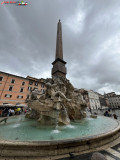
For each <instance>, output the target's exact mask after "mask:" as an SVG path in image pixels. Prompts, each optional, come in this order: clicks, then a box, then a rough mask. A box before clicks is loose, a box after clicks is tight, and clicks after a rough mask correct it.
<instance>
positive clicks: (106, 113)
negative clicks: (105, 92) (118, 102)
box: [104, 109, 118, 119]
mask: <svg viewBox="0 0 120 160" xmlns="http://www.w3.org/2000/svg"><path fill="white" fill-rule="evenodd" d="M104 116H106V117H112V116H113V117H114V119H118V116H117V115H116V114H115V113H114V114H112V113H111V111H110V109H108V110H107V111H105V113H104Z"/></svg>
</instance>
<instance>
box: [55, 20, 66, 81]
mask: <svg viewBox="0 0 120 160" xmlns="http://www.w3.org/2000/svg"><path fill="white" fill-rule="evenodd" d="M65 64H66V62H65V61H64V60H63V46H62V24H61V22H60V20H59V22H58V24H57V39H56V55H55V61H54V62H53V63H52V65H53V68H52V76H56V77H64V78H66V73H67V69H66V67H65Z"/></svg>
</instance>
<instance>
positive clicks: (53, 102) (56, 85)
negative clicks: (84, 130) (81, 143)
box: [28, 77, 87, 124]
mask: <svg viewBox="0 0 120 160" xmlns="http://www.w3.org/2000/svg"><path fill="white" fill-rule="evenodd" d="M45 85H46V91H45V93H44V94H42V95H39V94H38V93H37V91H34V92H32V94H31V99H30V100H29V102H28V103H29V107H30V108H31V109H32V111H31V114H30V118H36V119H38V121H39V122H40V123H42V124H45V123H47V124H48V123H50V124H53V123H56V121H58V123H61V124H69V123H70V119H71V120H75V119H78V120H79V119H82V118H85V117H86V112H85V108H86V107H87V105H86V104H85V103H84V102H83V98H82V95H81V94H80V93H79V91H78V90H75V89H74V87H73V86H72V84H71V83H70V82H69V80H67V79H64V78H62V77H61V78H60V77H59V78H58V77H53V78H52V79H51V78H48V79H46V80H45ZM33 113H34V114H33ZM50 119H51V120H50Z"/></svg>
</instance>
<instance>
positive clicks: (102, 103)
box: [97, 93, 109, 109]
mask: <svg viewBox="0 0 120 160" xmlns="http://www.w3.org/2000/svg"><path fill="white" fill-rule="evenodd" d="M97 94H98V96H99V101H100V106H101V109H105V108H108V107H109V102H108V98H105V96H104V95H102V94H100V93H97Z"/></svg>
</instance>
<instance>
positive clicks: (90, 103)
mask: <svg viewBox="0 0 120 160" xmlns="http://www.w3.org/2000/svg"><path fill="white" fill-rule="evenodd" d="M80 93H81V94H82V96H83V99H84V100H85V101H86V103H87V107H88V108H91V109H98V108H101V106H100V101H99V96H98V94H97V93H96V92H94V91H92V90H85V89H80Z"/></svg>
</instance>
